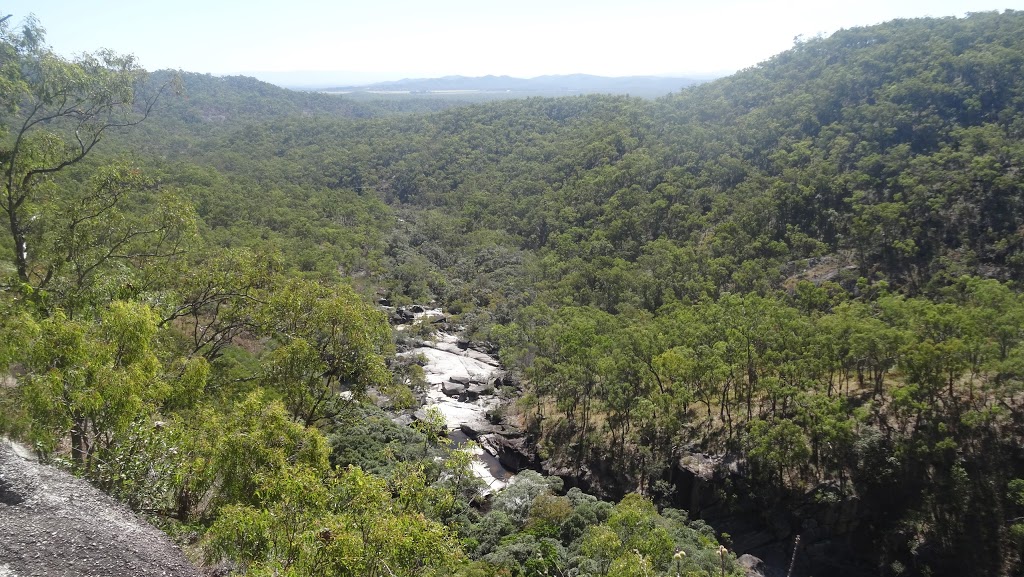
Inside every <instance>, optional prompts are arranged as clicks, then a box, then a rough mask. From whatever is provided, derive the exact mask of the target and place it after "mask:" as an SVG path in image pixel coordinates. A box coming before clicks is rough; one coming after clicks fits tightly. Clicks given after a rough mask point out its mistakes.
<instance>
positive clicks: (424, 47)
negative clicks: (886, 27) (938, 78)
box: [0, 0, 1024, 80]
mask: <svg viewBox="0 0 1024 577" xmlns="http://www.w3.org/2000/svg"><path fill="white" fill-rule="evenodd" d="M1005 8H1013V9H1024V0H845V1H842V2H837V1H833V0H783V1H776V0H772V1H753V0H748V1H741V0H703V1H699V2H697V1H691V0H629V1H626V0H615V1H607V0H517V1H514V2H510V1H502V2H497V1H490V0H362V1H359V2H355V1H352V0H335V1H329V0H323V1H318V0H291V1H285V2H280V1H278V2H270V1H268V0H246V1H235V0H204V1H197V0H173V1H172V0H164V1H150V0H88V1H84V2H83V1H82V0H14V1H13V2H12V1H9V0H8V1H6V2H4V1H3V0H0V12H2V13H3V14H13V15H14V18H13V19H12V20H13V21H20V20H21V19H22V18H23V17H24V16H26V15H27V14H29V13H30V12H31V13H35V15H36V16H37V17H38V19H39V20H40V22H41V23H42V25H43V27H44V28H46V30H47V41H48V42H49V44H50V45H51V46H52V47H53V48H54V49H55V50H56V51H57V52H59V53H61V54H66V55H67V54H74V53H78V52H83V51H91V50H95V49H97V48H101V47H102V48H111V49H114V50H116V51H118V52H128V53H133V54H135V55H136V56H137V57H138V59H139V60H140V61H141V63H142V64H143V66H145V67H146V68H148V69H150V70H156V69H160V68H175V69H182V70H186V71H193V72H209V73H213V74H238V73H253V72H257V71H278V72H280V71H297V70H302V71H315V70H323V71H346V72H348V73H349V76H350V77H351V78H352V79H353V80H382V79H397V78H400V77H433V76H443V75H447V74H462V75H467V76H477V75H484V74H508V75H512V76H521V77H532V76H538V75H542V74H568V73H576V72H581V73H589V74H600V75H606V76H624V75H633V74H655V75H684V74H700V73H715V72H724V71H733V70H737V69H741V68H745V67H748V66H752V65H754V64H757V63H758V62H761V61H763V60H765V59H767V58H768V57H770V56H772V55H773V54H776V53H778V52H781V51H783V50H786V49H787V48H790V47H791V46H792V45H793V38H794V37H795V36H797V35H805V36H813V35H815V34H819V33H824V34H829V33H831V32H834V31H835V30H838V29H840V28H849V27H853V26H863V25H870V24H877V23H879V22H883V21H886V20H891V19H894V18H908V17H917V16H963V15H964V14H965V13H966V12H980V11H986V10H1002V9H1005Z"/></svg>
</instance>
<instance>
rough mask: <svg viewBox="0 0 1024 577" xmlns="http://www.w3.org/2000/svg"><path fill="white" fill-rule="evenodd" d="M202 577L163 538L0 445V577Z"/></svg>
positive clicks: (81, 485)
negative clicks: (54, 576)
mask: <svg viewBox="0 0 1024 577" xmlns="http://www.w3.org/2000/svg"><path fill="white" fill-rule="evenodd" d="M51 575H59V576H63V575H67V576H72V575H74V576H85V577H94V576H95V577H101V576H102V577H106V576H110V577H115V576H116V577H121V576H125V577H127V576H149V575H153V576H157V575H159V576H166V577H198V575H199V572H198V571H197V570H196V568H195V567H193V566H192V565H191V564H190V563H189V562H188V560H186V559H185V556H184V555H183V554H182V552H181V550H180V549H178V547H177V546H175V545H174V544H173V543H172V542H171V541H170V539H168V538H167V536H166V535H164V534H163V533H162V532H161V531H159V530H158V529H156V528H155V527H153V526H151V525H149V524H148V523H146V522H145V521H143V520H141V519H140V518H138V517H137V516H136V515H135V514H134V513H132V512H131V511H130V510H129V509H128V508H126V507H124V506H123V505H121V504H120V503H118V502H117V501H115V500H114V499H112V498H111V497H109V496H107V495H105V494H103V493H101V492H100V491H98V490H97V489H95V488H93V487H92V486H91V485H89V484H88V483H86V482H85V481H83V480H81V479H77V478H75V477H73V476H71V475H70V474H68V473H65V472H64V471H60V470H58V469H55V468H53V467H49V466H46V465H41V464H39V463H37V462H36V461H35V460H34V459H33V458H32V456H31V454H30V453H29V452H28V451H26V450H25V449H24V448H23V447H20V446H18V445H16V444H14V443H12V442H10V441H8V440H7V439H0V577H30V576H47V577H48V576H51Z"/></svg>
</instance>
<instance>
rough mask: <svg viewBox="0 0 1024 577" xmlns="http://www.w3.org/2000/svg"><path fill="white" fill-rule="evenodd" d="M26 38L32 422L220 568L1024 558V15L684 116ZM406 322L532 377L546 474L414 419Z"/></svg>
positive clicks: (786, 57) (11, 308) (9, 380)
mask: <svg viewBox="0 0 1024 577" xmlns="http://www.w3.org/2000/svg"><path fill="white" fill-rule="evenodd" d="M19 17H20V15H19ZM43 24H44V25H45V23H43ZM0 39H2V43H0V111H2V112H0V115H2V118H3V123H2V127H0V136H2V140H0V168H2V174H3V190H2V191H0V206H2V208H3V211H4V216H5V217H6V218H5V219H4V221H5V224H4V228H3V229H2V230H3V232H4V235H3V239H2V242H0V257H2V263H3V264H0V273H2V275H3V281H2V284H0V309H2V311H3V315H2V316H0V332H2V338H0V368H3V369H4V372H3V374H2V376H3V379H2V380H0V432H3V433H4V434H5V435H7V436H9V437H11V438H14V439H17V440H20V441H21V442H23V443H25V444H26V445H28V446H30V447H31V448H32V449H33V450H34V451H35V452H36V453H37V454H38V455H39V456H40V457H41V458H42V459H44V460H46V461H48V462H52V463H55V464H58V465H60V466H63V467H66V468H68V469H70V470H72V471H74V472H75V473H76V474H78V475H81V476H83V477H85V478H86V479H88V480H89V481H90V482H91V483H93V484H94V485H95V486H97V487H99V488H101V489H103V490H104V491H107V492H109V493H111V494H112V495H114V496H116V497H117V498H118V499H120V500H122V501H124V502H125V503H127V504H128V505H129V506H131V507H132V508H133V509H134V510H136V511H138V512H140V513H141V514H143V515H145V516H146V517H147V518H149V519H150V520H151V521H152V522H154V523H155V524H157V525H158V526H160V527H161V528H163V529H165V530H166V531H167V532H168V533H169V534H171V535H172V536H173V537H175V538H176V539H177V540H178V541H179V542H181V543H183V544H185V545H186V547H187V548H188V550H189V551H190V553H191V554H192V555H193V556H194V558H195V560H196V562H197V563H201V564H203V565H204V566H205V567H207V568H209V569H210V570H211V571H221V572H222V573H223V574H229V573H232V572H234V573H237V574H244V575H296V576H298V575H391V576H396V575H465V576H470V575H509V576H532V575H566V576H568V575H577V576H584V575H595V576H596V575H601V576H604V575H615V576H620V575H622V576H625V575H637V576H639V575H720V574H731V575H744V574H745V571H747V572H748V573H746V574H752V573H749V572H750V571H753V570H752V569H749V568H745V567H747V566H746V565H744V564H741V563H739V562H738V560H737V558H738V557H740V556H742V555H744V554H747V553H752V554H754V555H756V556H758V557H761V558H763V559H764V560H765V561H767V567H766V568H765V569H764V571H767V574H778V575H787V576H788V575H794V576H795V575H820V574H824V573H835V574H839V575H879V576H899V575H1020V574H1022V573H1024V564H1022V559H1021V552H1022V548H1024V520H1022V519H1024V454H1022V452H1021V446H1022V442H1024V405H1022V402H1024V399H1022V396H1021V393H1022V384H1024V297H1022V294H1021V288H1022V286H1021V282H1022V281H1024V190H1022V187H1024V175H1022V173H1021V170H1022V168H1024V75H1022V74H1021V72H1022V66H1024V13H1019V12H1013V11H1007V12H1004V13H976V14H972V15H969V16H968V17H966V18H962V19H957V18H944V19H915V20H900V21H893V22H889V23H886V24H882V25H878V26H873V27H869V28H855V29H850V30H842V31H839V32H837V33H835V34H833V35H832V36H830V37H827V38H813V39H806V40H800V41H798V42H797V43H796V44H795V45H794V47H793V48H792V49H791V50H789V51H786V52H784V53H782V54H779V55H777V56H775V57H774V58H772V59H770V60H768V61H766V62H764V63H762V64H759V65H758V66H755V67H752V68H749V69H746V70H743V71H740V72H738V73H736V74H734V75H732V76H729V77H726V78H722V79H719V80H716V81H714V82H709V83H706V84H703V85H699V86H695V87H691V88H687V89H685V90H683V91H681V92H678V93H673V94H669V95H666V96H664V97H662V98H658V99H653V100H651V99H640V98H631V97H627V96H601V95H592V96H578V97H567V98H529V99H522V100H504V101H496V102H489V103H483V104H479V103H476V104H473V103H467V102H461V101H458V100H450V101H445V100H440V99H430V100H413V99H409V100H387V101H373V100H368V99H360V100H358V101H354V100H350V99H346V98H345V97H344V96H339V95H329V94H315V93H300V92H291V91H287V90H284V89H280V88H276V87H274V86H271V85H268V84H264V83H261V82H258V81H255V80H252V79H248V78H241V77H229V78H217V77H212V76H208V75H206V76H204V75H199V74H192V73H187V72H182V73H172V72H168V71H158V72H152V73H147V72H145V71H144V70H142V69H141V68H139V66H138V65H137V64H136V63H135V62H134V61H133V60H132V59H131V58H130V57H126V56H121V55H117V54H113V53H110V52H105V51H101V52H97V53H95V54H91V55H85V56H82V57H80V58H76V59H70V60H69V59H65V58H62V57H59V56H57V55H55V54H53V53H52V52H51V51H50V50H49V49H48V48H47V46H46V44H45V36H44V34H43V31H42V30H41V28H40V27H39V25H38V24H37V23H35V22H34V21H31V20H29V21H26V22H25V23H23V24H16V23H15V22H13V21H2V20H0ZM381 302H385V303H389V304H390V305H394V306H399V307H401V306H407V305H413V304H418V305H428V304H429V305H435V306H439V307H443V308H444V310H445V311H446V318H445V323H446V325H445V326H447V327H450V328H453V329H454V328H461V330H462V334H461V338H462V339H465V340H466V341H467V342H472V343H476V344H478V345H480V346H481V347H484V348H486V349H488V350H490V351H494V352H496V354H498V355H499V356H500V359H501V361H502V363H503V365H504V367H505V369H506V370H507V371H508V372H509V373H510V375H511V376H512V378H510V379H509V381H511V382H515V383H516V384H515V385H514V386H513V387H510V389H509V390H508V391H507V392H506V393H505V394H506V397H507V403H506V404H505V405H504V413H505V414H503V415H496V418H498V419H504V420H507V421H508V422H514V423H516V425H517V426H518V427H520V428H521V429H522V431H523V432H524V438H525V439H527V440H528V442H529V449H530V452H531V454H530V456H529V459H528V461H529V463H528V464H527V465H526V466H525V468H527V469H533V470H532V471H531V470H527V471H524V472H522V473H520V474H519V476H518V480H517V481H516V482H515V483H513V484H512V485H510V486H509V488H507V489H505V490H504V491H501V492H499V493H497V494H495V495H492V496H490V497H487V498H481V497H480V496H479V495H478V489H479V487H478V486H477V484H476V482H475V480H474V478H473V476H472V475H471V474H469V469H468V456H467V453H466V452H465V451H462V450H460V449H459V448H457V447H456V446H454V444H453V443H452V442H451V441H450V440H449V439H447V438H445V435H444V434H443V430H444V429H443V426H441V427H439V426H438V423H437V422H436V420H435V419H432V418H430V415H428V418H426V419H421V420H418V421H417V422H415V423H414V424H413V425H411V426H405V425H402V424H399V423H396V422H395V420H394V419H393V416H394V414H396V413H397V412H402V411H405V412H412V411H414V410H415V409H418V408H419V406H418V405H419V403H420V402H421V400H422V392H423V391H422V389H423V386H424V383H423V379H422V370H421V369H420V368H419V367H418V366H417V364H416V362H412V363H410V362H408V358H407V357H402V356H401V355H399V354H397V353H400V352H402V351H405V350H407V349H408V348H409V346H410V343H411V342H413V341H414V340H415V339H416V338H422V339H429V338H430V335H431V331H432V329H433V328H434V327H432V326H430V325H427V324H423V323H421V324H419V325H416V326H413V327H409V328H406V329H405V330H403V331H397V330H393V328H392V327H391V326H389V317H393V315H391V314H389V313H387V312H385V311H384V310H382V308H381V307H380V306H379V303H381ZM414 333H415V335H414ZM0 489H2V487H0ZM2 507H3V505H0V515H2V513H3V510H2Z"/></svg>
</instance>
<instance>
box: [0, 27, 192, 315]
mask: <svg viewBox="0 0 1024 577" xmlns="http://www.w3.org/2000/svg"><path fill="white" fill-rule="evenodd" d="M172 83H173V82H172ZM170 84H171V83H169V84H165V85H163V86H161V87H159V88H156V89H152V88H151V87H149V86H147V84H146V73H145V71H144V70H143V69H142V68H141V67H140V66H139V65H138V63H137V62H136V61H135V58H134V57H133V56H130V55H119V54H116V53H114V52H111V51H109V50H101V51H98V52H95V53H92V54H83V55H80V56H78V57H76V58H74V59H66V58H63V57H61V56H59V55H57V54H55V53H54V52H52V51H51V50H50V48H49V47H48V46H47V45H46V42H45V36H44V30H43V28H42V27H41V26H40V25H39V23H38V22H37V21H35V20H34V19H33V18H32V17H29V18H28V19H26V20H25V21H24V22H23V23H22V24H21V26H20V27H18V28H14V27H12V26H11V25H10V23H9V19H5V20H4V21H3V22H0V181H2V188H0V209H2V210H3V212H4V214H5V215H6V216H7V219H6V220H7V222H6V228H7V233H8V234H9V240H8V242H9V244H8V247H9V249H10V253H9V255H10V258H11V260H12V264H13V265H14V269H15V272H16V274H17V281H18V282H20V283H22V284H25V285H28V286H30V287H31V288H33V289H41V288H48V287H50V288H53V289H54V290H55V291H56V292H58V293H62V294H63V295H64V296H66V297H67V298H69V299H72V300H74V299H76V298H79V297H80V296H81V295H79V294H78V293H81V292H83V291H85V290H87V286H88V285H90V284H92V283H94V282H96V279H95V276H96V274H97V273H98V272H100V271H101V270H103V269H107V270H106V271H104V272H107V273H108V274H109V273H110V272H111V271H110V266H109V265H110V264H114V263H115V262H116V263H118V264H134V265H143V264H144V261H146V260H147V259H151V258H154V257H162V256H171V255H176V254H180V252H181V251H182V244H183V243H184V242H186V239H187V237H188V232H189V231H190V230H191V228H192V227H191V224H190V223H191V220H192V218H193V215H194V210H193V209H192V208H191V207H190V206H188V205H187V204H184V203H182V202H181V201H180V200H178V199H174V198H171V197H165V198H154V199H151V200H153V201H155V203H156V205H157V207H156V208H154V207H153V206H151V207H149V209H148V210H146V211H145V212H143V213H135V214H132V213H131V211H129V210H128V208H129V207H130V205H132V204H133V203H137V202H138V201H139V200H140V199H139V197H140V195H142V192H143V191H146V190H147V189H151V188H152V183H151V182H149V181H148V180H147V179H146V178H145V177H143V176H142V174H141V171H140V170H139V169H138V168H136V167H134V166H132V165H131V164H123V163H122V164H121V165H118V166H113V167H111V168H109V169H103V170H101V171H98V172H96V173H94V174H92V175H91V176H89V177H87V178H78V179H77V180H72V181H70V182H65V181H64V180H63V179H62V180H60V181H59V182H58V180H57V179H56V177H57V176H58V175H59V174H60V173H65V172H69V171H70V170H71V169H72V168H75V167H77V166H79V165H82V164H83V163H84V161H85V160H86V158H87V157H89V156H90V155H91V154H92V153H93V152H94V151H95V149H96V147H97V145H98V144H99V143H100V141H101V140H103V139H104V138H105V137H106V136H107V135H108V134H110V133H112V132H114V131H116V130H117V129H119V128H125V127H130V126H135V125H137V124H139V123H141V122H143V121H144V120H145V119H146V118H147V117H148V116H149V115H150V113H151V112H152V110H153V107H154V106H155V104H156V102H157V99H158V98H159V96H160V95H161V94H162V93H163V92H165V91H166V89H168V88H169V86H170ZM116 278H117V275H116V273H115V274H114V275H113V279H116ZM109 280H112V279H109V278H108V279H104V281H109ZM62 304H63V306H65V307H66V306H67V303H62Z"/></svg>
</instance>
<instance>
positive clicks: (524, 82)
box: [323, 74, 706, 96]
mask: <svg viewBox="0 0 1024 577" xmlns="http://www.w3.org/2000/svg"><path fill="white" fill-rule="evenodd" d="M705 80H706V79H697V78H665V77H661V76H620V77H607V76H593V75H590V74H565V75H553V76H538V77H536V78H514V77H511V76H475V77H471V76H445V77H442V78H406V79H402V80H393V81H388V82H377V83H373V84H364V85H360V86H337V87H332V88H325V89H323V91H324V92H351V93H358V92H367V93H417V94H419V93H442V94H443V93H473V92H477V93H501V92H506V93H508V92H511V93H531V94H538V95H571V94H593V93H604V94H631V95H634V96H661V95H665V94H668V93H671V92H678V91H679V90H681V89H682V88H685V87H687V86H693V85H695V84H700V83H701V82H704V81H705Z"/></svg>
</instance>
